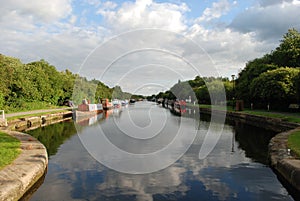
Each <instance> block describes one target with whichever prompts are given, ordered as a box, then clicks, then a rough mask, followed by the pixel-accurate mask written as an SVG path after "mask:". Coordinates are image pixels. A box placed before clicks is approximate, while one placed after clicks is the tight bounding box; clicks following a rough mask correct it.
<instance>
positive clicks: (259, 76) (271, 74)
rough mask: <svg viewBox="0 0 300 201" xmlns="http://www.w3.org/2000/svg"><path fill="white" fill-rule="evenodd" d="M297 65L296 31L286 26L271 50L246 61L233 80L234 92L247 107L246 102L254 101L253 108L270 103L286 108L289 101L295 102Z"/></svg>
mask: <svg viewBox="0 0 300 201" xmlns="http://www.w3.org/2000/svg"><path fill="white" fill-rule="evenodd" d="M286 67H289V68H286ZM297 67H300V33H299V32H298V31H297V30H295V29H290V30H288V33H286V34H285V35H284V36H283V39H282V40H281V43H280V45H279V47H277V48H276V49H275V50H274V51H272V52H271V53H270V54H266V55H264V56H263V57H261V58H257V59H254V60H252V61H250V62H248V63H247V64H246V67H245V69H243V70H242V71H241V72H240V73H239V77H238V79H237V80H236V93H235V94H236V96H237V98H238V99H243V100H244V102H245V105H246V106H248V107H249V106H250V103H256V108H257V107H259V108H261V107H265V106H266V105H267V104H268V103H272V107H273V109H287V106H288V105H289V104H291V103H299V95H300V88H299V87H300V74H299V70H295V69H296V68H297ZM293 69H294V70H293ZM249 92H250V93H249Z"/></svg>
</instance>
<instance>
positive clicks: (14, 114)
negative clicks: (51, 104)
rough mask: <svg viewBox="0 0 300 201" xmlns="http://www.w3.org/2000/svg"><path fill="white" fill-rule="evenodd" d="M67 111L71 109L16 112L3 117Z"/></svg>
mask: <svg viewBox="0 0 300 201" xmlns="http://www.w3.org/2000/svg"><path fill="white" fill-rule="evenodd" d="M69 109H72V108H70V107H66V108H57V109H45V110H32V111H27V112H17V113H10V114H5V117H6V118H7V117H15V116H21V115H28V114H37V113H44V112H54V111H60V110H69Z"/></svg>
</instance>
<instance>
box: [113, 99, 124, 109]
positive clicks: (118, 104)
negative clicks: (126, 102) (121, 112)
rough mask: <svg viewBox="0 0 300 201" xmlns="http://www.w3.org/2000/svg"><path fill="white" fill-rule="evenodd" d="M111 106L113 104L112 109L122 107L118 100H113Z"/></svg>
mask: <svg viewBox="0 0 300 201" xmlns="http://www.w3.org/2000/svg"><path fill="white" fill-rule="evenodd" d="M112 104H113V106H114V108H119V107H121V105H122V103H121V101H120V100H118V99H114V100H113V101H112Z"/></svg>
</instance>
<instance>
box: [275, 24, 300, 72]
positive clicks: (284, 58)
mask: <svg viewBox="0 0 300 201" xmlns="http://www.w3.org/2000/svg"><path fill="white" fill-rule="evenodd" d="M272 60H273V62H274V64H276V65H277V66H288V67H300V33H299V32H298V31H297V30H296V29H289V30H288V32H287V33H286V34H285V35H284V36H283V39H282V40H281V43H280V45H279V47H277V48H276V50H275V51H273V52H272Z"/></svg>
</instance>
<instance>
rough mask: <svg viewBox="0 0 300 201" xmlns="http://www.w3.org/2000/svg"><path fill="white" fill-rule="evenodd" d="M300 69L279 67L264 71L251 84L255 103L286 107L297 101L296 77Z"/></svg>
mask: <svg viewBox="0 0 300 201" xmlns="http://www.w3.org/2000/svg"><path fill="white" fill-rule="evenodd" d="M299 72H300V70H299V69H296V68H283V67H282V68H278V69H276V70H272V71H268V72H264V73H262V74H261V75H260V76H259V77H257V78H255V79H254V80H253V82H252V83H251V86H250V94H251V96H252V97H253V102H254V104H258V105H267V104H270V106H271V107H272V108H274V109H286V108H287V107H288V105H289V104H290V103H295V102H296V101H297V90H296V83H295V79H296V78H297V76H299Z"/></svg>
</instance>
